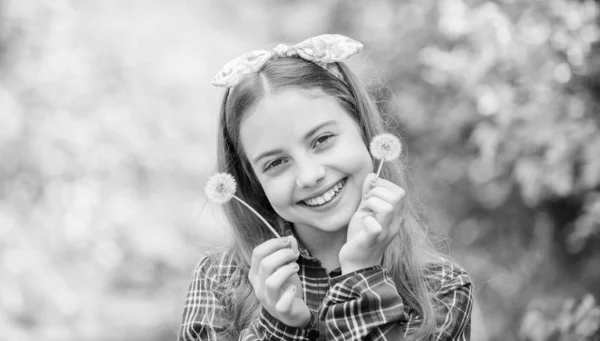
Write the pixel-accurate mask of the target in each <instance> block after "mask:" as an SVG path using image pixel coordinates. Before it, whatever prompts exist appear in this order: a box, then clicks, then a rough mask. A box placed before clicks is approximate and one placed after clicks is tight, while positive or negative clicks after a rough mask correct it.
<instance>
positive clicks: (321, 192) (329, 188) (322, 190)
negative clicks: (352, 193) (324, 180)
mask: <svg viewBox="0 0 600 341" xmlns="http://www.w3.org/2000/svg"><path fill="white" fill-rule="evenodd" d="M341 181H342V180H338V181H336V182H334V183H332V184H331V185H329V186H326V187H323V189H321V190H319V191H318V192H316V193H315V194H311V195H309V196H307V197H306V198H304V199H302V200H300V201H306V200H310V199H313V198H316V197H320V196H321V195H323V194H325V193H327V192H329V190H331V189H332V188H333V186H335V185H337V184H338V183H340V182H341Z"/></svg>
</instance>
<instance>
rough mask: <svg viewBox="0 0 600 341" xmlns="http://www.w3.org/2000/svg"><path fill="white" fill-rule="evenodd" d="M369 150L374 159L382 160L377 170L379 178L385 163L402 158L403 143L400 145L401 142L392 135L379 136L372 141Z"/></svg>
mask: <svg viewBox="0 0 600 341" xmlns="http://www.w3.org/2000/svg"><path fill="white" fill-rule="evenodd" d="M369 150H370V151H371V155H373V157H375V158H376V159H379V160H381V161H380V162H379V168H378V169H377V177H379V173H381V166H383V162H384V161H389V160H394V159H397V158H398V157H399V156H400V153H402V143H400V140H399V139H398V138H397V137H396V136H394V135H392V134H388V133H385V134H379V135H377V136H375V137H374V138H373V140H372V141H371V144H370V145H369Z"/></svg>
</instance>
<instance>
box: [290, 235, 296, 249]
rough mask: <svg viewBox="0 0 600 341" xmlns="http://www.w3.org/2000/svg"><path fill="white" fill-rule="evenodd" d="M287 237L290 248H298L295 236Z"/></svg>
mask: <svg viewBox="0 0 600 341" xmlns="http://www.w3.org/2000/svg"><path fill="white" fill-rule="evenodd" d="M288 238H289V239H290V249H292V250H298V241H297V240H296V238H294V236H289V237H288Z"/></svg>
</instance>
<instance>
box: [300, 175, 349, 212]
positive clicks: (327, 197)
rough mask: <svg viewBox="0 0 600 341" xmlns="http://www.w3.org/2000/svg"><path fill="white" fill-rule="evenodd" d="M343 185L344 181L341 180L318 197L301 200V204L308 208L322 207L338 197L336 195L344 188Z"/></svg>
mask: <svg viewBox="0 0 600 341" xmlns="http://www.w3.org/2000/svg"><path fill="white" fill-rule="evenodd" d="M345 184H346V179H342V180H341V181H340V182H338V183H336V184H335V185H333V186H332V187H331V188H330V189H329V190H328V191H327V192H325V193H323V194H321V195H320V196H318V197H314V198H310V199H307V200H302V201H301V203H303V204H304V205H306V206H310V207H318V206H323V205H325V204H327V203H328V202H330V201H332V200H333V199H335V198H336V197H337V196H338V194H339V193H340V191H341V190H342V188H344V185H345Z"/></svg>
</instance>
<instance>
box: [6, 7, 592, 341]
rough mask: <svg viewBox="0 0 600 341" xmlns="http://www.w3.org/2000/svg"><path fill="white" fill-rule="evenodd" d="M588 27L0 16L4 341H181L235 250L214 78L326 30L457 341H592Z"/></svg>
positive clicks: (502, 15) (420, 17) (577, 19)
mask: <svg viewBox="0 0 600 341" xmlns="http://www.w3.org/2000/svg"><path fill="white" fill-rule="evenodd" d="M599 23H600V20H599V7H598V4H597V3H595V2H593V1H575V0H544V1H534V0H503V1H500V0H498V1H480V0H470V1H463V0H440V1H434V0H418V1H417V0H414V1H408V0H407V1H357V2H345V1H341V0H338V1H334V0H330V1H304V2H297V1H253V2H241V1H234V0H223V1H185V0H174V1H164V0H163V1H158V0H147V1H140V0H132V1H116V0H103V1H90V0H56V1H32V0H19V1H16V0H14V1H9V0H0V340H2V341H4V340H9V341H19V340H57V341H58V340H90V341H93V340H103V341H104V340H173V339H175V337H176V334H177V330H178V327H179V322H180V319H181V312H182V308H183V303H184V298H185V293H186V291H187V288H188V285H189V281H190V279H191V275H192V271H193V269H194V267H195V265H196V263H197V261H198V260H199V258H200V257H201V255H202V254H203V252H205V251H206V250H208V249H211V248H214V247H219V246H223V245H226V244H227V243H228V241H229V240H230V237H229V234H228V231H227V227H226V225H225V223H224V221H223V218H222V216H221V214H220V211H219V208H218V207H214V206H213V205H209V204H207V203H206V200H205V197H204V194H203V185H204V182H205V181H206V179H207V177H208V176H209V175H210V174H211V173H212V172H213V170H214V166H215V160H216V158H215V142H216V133H215V130H216V117H217V111H218V107H219V101H220V97H221V95H222V89H218V88H214V87H212V86H211V85H210V80H211V79H212V77H213V76H214V74H215V73H216V71H217V70H218V69H219V68H220V67H221V66H222V65H223V64H224V63H225V62H227V61H228V60H230V59H232V58H234V57H236V56H238V55H239V54H241V53H243V52H247V51H249V50H252V49H259V48H268V47H274V46H275V45H276V44H277V43H280V42H288V43H291V42H297V41H300V40H303V39H305V38H307V37H310V36H313V35H316V34H321V33H342V34H345V35H348V36H350V37H353V38H355V39H357V40H359V41H361V42H363V43H364V44H365V50H364V52H363V53H362V54H361V55H359V56H358V57H356V58H354V59H353V60H352V61H351V62H350V64H351V66H352V67H354V69H355V70H356V71H357V73H358V74H359V75H360V77H361V78H363V79H364V80H365V81H366V82H367V83H368V84H371V85H377V84H381V82H383V84H384V85H385V86H384V87H381V86H379V87H374V90H375V94H376V96H377V98H378V99H379V100H380V101H381V102H380V103H381V107H382V110H384V111H385V112H387V113H389V114H391V115H393V117H394V118H395V122H396V123H397V127H396V129H397V132H398V133H400V134H401V135H402V136H403V138H404V140H405V142H406V144H407V153H408V158H407V166H408V167H409V168H410V169H411V172H412V174H413V181H414V188H413V189H411V191H412V192H413V193H414V194H415V195H414V196H415V197H416V198H417V199H418V201H419V203H420V204H421V206H422V207H423V212H424V215H425V216H426V218H427V221H428V222H429V225H430V226H431V229H432V231H434V232H435V233H436V234H437V235H438V236H440V237H438V238H436V240H437V244H438V245H439V246H440V248H441V249H443V250H445V251H446V252H448V253H449V254H450V255H451V256H452V257H454V258H455V259H457V260H458V261H459V262H460V263H461V264H462V265H464V267H466V268H467V269H468V270H469V271H470V272H471V276H472V278H473V280H474V283H475V297H476V305H475V307H474V310H473V327H472V328H473V340H483V341H485V340H599V339H600V336H599V332H598V325H599V320H600V308H599V307H598V303H597V302H596V301H597V299H598V297H600V247H599V246H600V105H599V103H600V44H599V40H600V29H599ZM443 236H447V238H444V237H443Z"/></svg>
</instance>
